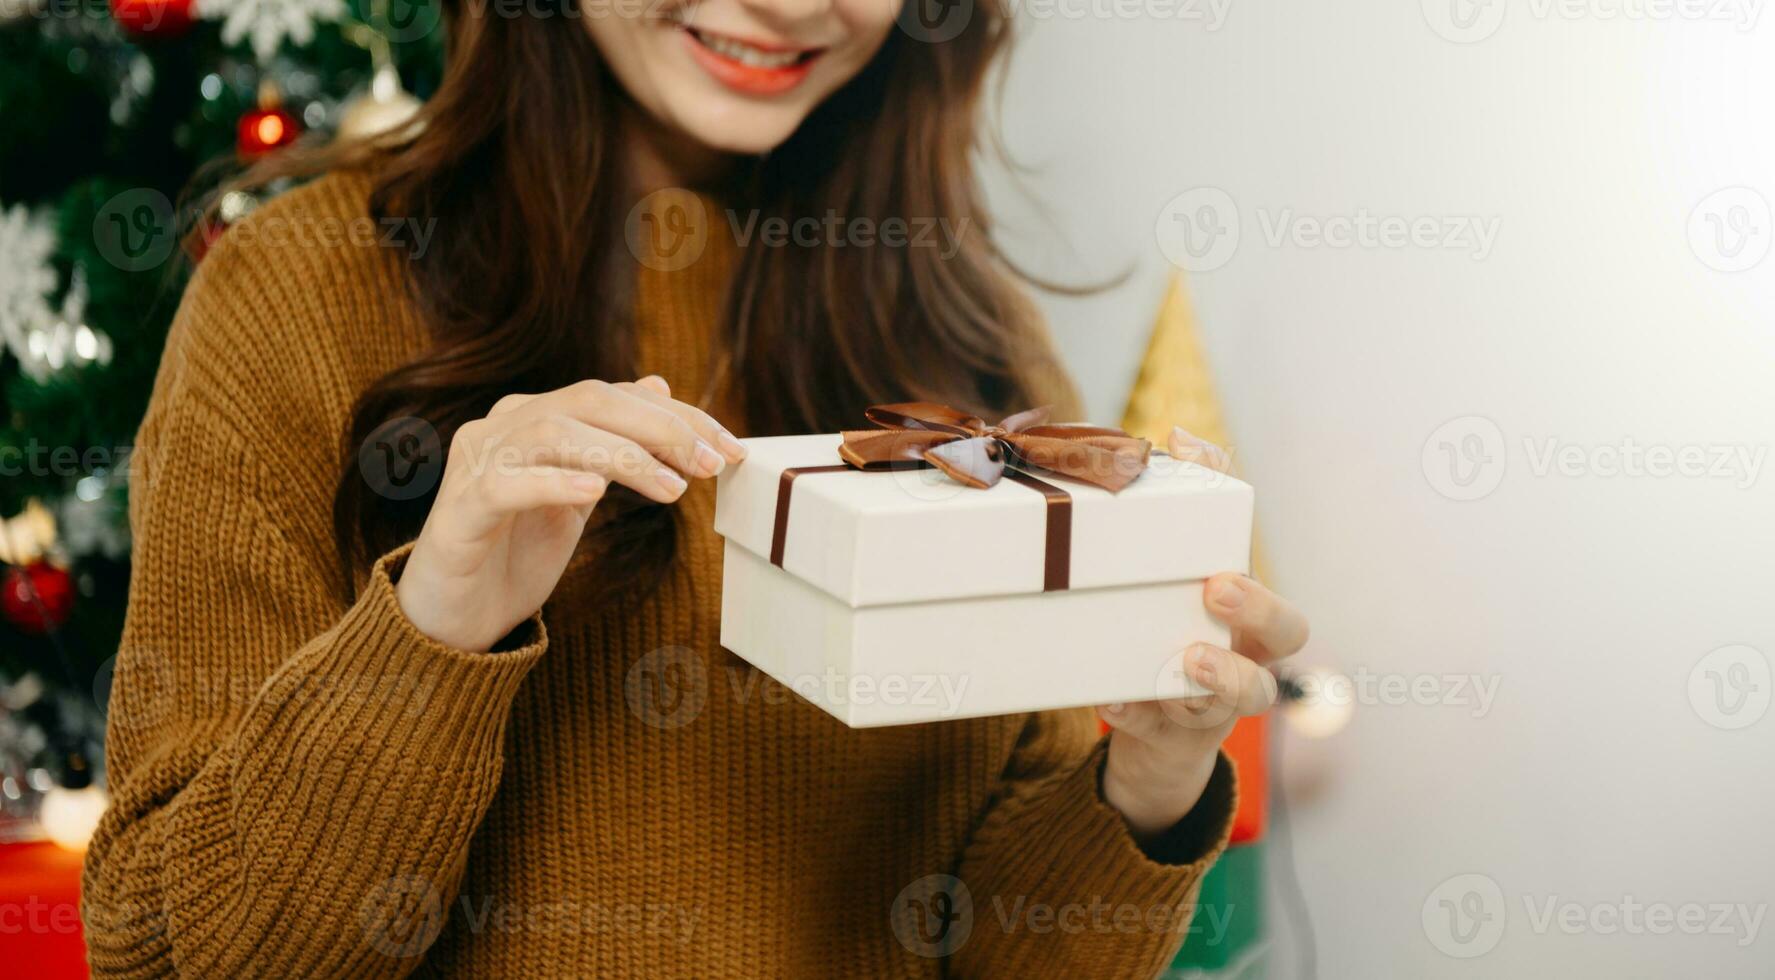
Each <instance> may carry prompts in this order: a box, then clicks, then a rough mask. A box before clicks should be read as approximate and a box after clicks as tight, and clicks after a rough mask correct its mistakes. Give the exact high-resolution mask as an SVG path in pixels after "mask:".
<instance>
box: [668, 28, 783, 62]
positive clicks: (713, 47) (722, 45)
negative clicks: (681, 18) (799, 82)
mask: <svg viewBox="0 0 1775 980" xmlns="http://www.w3.org/2000/svg"><path fill="white" fill-rule="evenodd" d="M693 33H696V39H697V40H698V41H700V42H702V45H703V47H705V48H708V49H709V50H710V51H713V52H715V53H716V54H718V55H720V56H722V57H723V58H730V59H732V60H734V61H737V62H739V63H740V64H742V65H747V66H750V67H752V68H787V67H789V66H790V65H793V64H795V63H796V62H798V61H800V60H801V52H799V51H765V50H764V49H762V48H755V47H753V46H752V45H750V44H746V43H744V42H742V41H735V40H734V39H732V38H727V37H722V36H721V35H719V34H703V33H701V32H693Z"/></svg>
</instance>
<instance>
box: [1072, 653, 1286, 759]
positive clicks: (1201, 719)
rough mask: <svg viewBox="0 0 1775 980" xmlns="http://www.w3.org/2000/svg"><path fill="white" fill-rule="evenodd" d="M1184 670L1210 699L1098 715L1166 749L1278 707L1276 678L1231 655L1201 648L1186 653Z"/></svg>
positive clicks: (1107, 709) (1120, 707) (1114, 708)
mask: <svg viewBox="0 0 1775 980" xmlns="http://www.w3.org/2000/svg"><path fill="white" fill-rule="evenodd" d="M1183 665H1184V669H1185V670H1186V671H1188V672H1189V676H1190V678H1191V679H1192V680H1194V681H1195V682H1196V683H1197V684H1200V685H1201V686H1202V687H1204V688H1207V689H1208V691H1209V693H1207V694H1202V695H1197V696H1195V697H1188V698H1171V699H1169V700H1165V701H1136V702H1131V703H1128V704H1111V705H1105V706H1104V707H1102V708H1099V709H1098V712H1097V713H1098V715H1099V716H1101V717H1102V718H1103V720H1104V721H1105V722H1106V723H1108V725H1109V726H1110V727H1111V728H1114V729H1115V730H1117V731H1119V732H1125V733H1127V734H1128V735H1129V736H1131V737H1133V738H1137V739H1139V740H1140V741H1142V742H1155V743H1163V742H1167V741H1168V740H1184V741H1188V740H1189V739H1192V738H1198V737H1200V736H1201V734H1202V733H1204V732H1213V731H1215V730H1218V729H1221V728H1224V727H1227V726H1230V725H1231V724H1232V722H1233V721H1235V720H1237V719H1239V718H1243V717H1246V716H1248V715H1260V714H1263V713H1264V712H1266V711H1268V710H1270V708H1271V707H1273V706H1274V705H1275V703H1276V698H1277V684H1276V678H1275V677H1274V676H1272V675H1271V674H1270V672H1269V671H1267V670H1265V669H1264V668H1263V667H1262V666H1260V665H1258V664H1257V663H1255V662H1253V661H1252V660H1250V659H1249V658H1246V657H1241V656H1239V655H1238V654H1236V653H1234V652H1232V651H1231V650H1227V649H1224V648H1222V647H1217V646H1212V645H1210V644H1207V643H1197V644H1195V645H1193V646H1191V647H1189V648H1188V649H1187V650H1185V651H1184V654H1183ZM1222 734H1224V733H1222Z"/></svg>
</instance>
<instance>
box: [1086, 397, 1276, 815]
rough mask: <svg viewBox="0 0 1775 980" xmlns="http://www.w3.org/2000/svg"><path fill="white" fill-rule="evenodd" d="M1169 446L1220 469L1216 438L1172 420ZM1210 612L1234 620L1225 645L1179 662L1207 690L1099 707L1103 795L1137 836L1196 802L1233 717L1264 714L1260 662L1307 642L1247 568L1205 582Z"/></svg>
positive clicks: (1266, 697) (1192, 651) (1271, 682)
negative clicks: (1206, 438) (1103, 726)
mask: <svg viewBox="0 0 1775 980" xmlns="http://www.w3.org/2000/svg"><path fill="white" fill-rule="evenodd" d="M1170 451H1171V455H1172V456H1173V457H1175V458H1177V459H1183V460H1188V461H1190V462H1195V463H1201V464H1202V465H1204V466H1210V467H1213V468H1214V469H1217V470H1220V471H1221V472H1225V471H1226V470H1227V468H1228V464H1229V460H1228V459H1227V456H1226V454H1225V453H1223V452H1221V451H1220V449H1218V448H1216V447H1215V446H1212V445H1209V444H1208V443H1205V442H1203V441H1201V440H1200V439H1197V438H1195V437H1194V436H1192V435H1190V434H1189V433H1187V432H1185V431H1183V430H1182V429H1173V430H1172V432H1171V439H1170ZM1203 601H1204V602H1205V603H1206V604H1207V606H1208V611H1209V612H1210V613H1212V614H1214V616H1215V617H1216V618H1217V619H1219V620H1221V621H1222V622H1225V623H1226V624H1227V625H1228V626H1230V627H1232V647H1233V648H1232V649H1231V650H1225V649H1222V648H1220V647H1216V646H1211V645H1209V644H1206V643H1198V644H1196V645H1194V646H1192V647H1190V648H1189V649H1187V650H1186V651H1184V657H1183V666H1184V669H1185V670H1187V671H1189V675H1190V677H1191V678H1192V679H1194V680H1195V681H1196V682H1197V683H1199V684H1201V685H1202V686H1203V687H1206V688H1207V689H1209V690H1210V691H1212V692H1214V693H1213V694H1212V695H1211V696H1207V695H1205V696H1202V697H1196V698H1182V699H1178V700H1172V701H1142V702H1138V703H1134V704H1114V705H1109V706H1108V707H1105V708H1103V709H1101V714H1102V716H1103V720H1104V721H1106V722H1108V723H1109V725H1110V726H1111V728H1113V729H1114V731H1112V732H1111V734H1110V737H1109V760H1108V762H1107V763H1105V765H1104V769H1103V796H1104V799H1105V800H1107V801H1108V802H1109V804H1110V805H1111V806H1113V807H1115V808H1116V809H1117V810H1118V811H1120V812H1121V814H1122V817H1123V819H1125V820H1126V821H1127V822H1128V828H1129V829H1130V830H1131V831H1133V833H1134V836H1135V839H1137V840H1145V839H1151V838H1153V837H1156V836H1158V835H1160V834H1163V833H1164V832H1165V831H1166V830H1169V829H1170V828H1171V827H1172V826H1173V825H1175V824H1176V823H1177V822H1178V821H1179V820H1182V819H1183V818H1184V816H1185V815H1186V814H1188V813H1189V812H1190V810H1191V809H1192V808H1194V807H1195V805H1196V801H1197V800H1199V799H1201V797H1202V791H1203V790H1205V789H1206V788H1207V786H1208V779H1209V777H1210V776H1212V775H1213V774H1214V763H1215V757H1216V755H1217V754H1218V753H1219V750H1220V743H1221V742H1222V741H1223V740H1224V739H1225V738H1226V736H1227V733H1228V732H1230V731H1232V728H1233V723H1234V722H1235V721H1238V720H1239V719H1240V718H1242V717H1244V716H1246V715H1256V714H1262V713H1263V712H1265V711H1268V710H1269V708H1270V706H1271V705H1272V704H1274V703H1275V701H1276V679H1275V677H1273V676H1271V674H1270V672H1269V671H1268V670H1267V669H1266V668H1265V665H1266V664H1269V663H1271V662H1273V661H1276V660H1280V659H1281V658H1283V657H1287V656H1292V655H1293V654H1295V653H1297V652H1299V650H1300V648H1301V647H1302V646H1305V645H1306V642H1307V620H1306V617H1305V616H1303V615H1301V613H1300V611H1299V610H1297V609H1295V608H1294V606H1292V605H1290V604H1289V603H1288V601H1287V600H1285V599H1283V598H1282V597H1280V596H1278V595H1276V594H1275V593H1274V592H1271V591H1270V590H1269V589H1266V588H1264V587H1263V586H1262V585H1259V584H1258V583H1257V582H1256V581H1254V580H1253V579H1252V578H1250V577H1249V576H1246V575H1240V574H1237V573H1233V572H1226V573H1222V574H1220V575H1216V576H1214V577H1213V578H1210V579H1209V580H1208V582H1207V585H1206V587H1205V588H1204V590H1203Z"/></svg>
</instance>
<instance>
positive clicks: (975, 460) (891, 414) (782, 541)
mask: <svg viewBox="0 0 1775 980" xmlns="http://www.w3.org/2000/svg"><path fill="white" fill-rule="evenodd" d="M864 414H865V415H866V416H867V417H868V418H869V420H870V421H871V422H874V423H875V424H876V425H879V426H881V427H882V428H881V429H879V430H862V431H850V432H845V433H844V445H842V446H841V447H840V448H839V451H838V454H839V456H840V457H842V458H843V459H844V462H843V463H840V464H835V465H824V466H791V467H789V468H787V469H785V470H783V473H782V476H781V477H779V478H778V480H777V505H776V515H775V519H774V523H773V524H772V526H771V534H770V563H771V564H772V565H775V566H777V567H778V568H781V567H782V566H783V552H784V551H785V550H786V548H787V544H788V538H789V499H790V496H791V494H792V493H793V492H794V487H795V479H796V477H799V476H801V475H803V474H807V473H836V472H839V471H841V470H846V469H853V468H854V469H859V470H866V471H867V470H884V469H908V468H918V467H923V466H935V467H936V468H938V469H940V470H942V471H943V472H944V473H945V474H947V475H948V476H949V477H950V478H951V479H954V480H956V481H957V482H959V483H962V484H964V485H966V486H970V487H974V488H975V489H982V490H983V489H986V488H988V487H991V486H993V485H994V484H996V483H998V481H999V480H1000V479H1001V478H1004V477H1009V478H1010V479H1011V480H1012V481H1013V482H1015V483H1018V484H1021V485H1022V486H1026V487H1028V488H1030V489H1031V490H1034V491H1035V492H1037V493H1039V494H1041V495H1042V497H1043V498H1044V500H1045V501H1046V503H1047V507H1046V528H1047V533H1046V537H1045V539H1044V541H1043V552H1042V591H1044V592H1058V591H1062V590H1064V589H1067V588H1069V587H1070V586H1071V580H1072V494H1070V493H1067V492H1066V491H1065V490H1063V489H1061V488H1060V487H1057V486H1055V485H1054V484H1052V483H1049V482H1048V481H1046V480H1043V479H1041V478H1039V477H1037V476H1035V475H1033V474H1031V473H1029V472H1028V469H1027V468H1028V467H1032V466H1039V467H1041V468H1043V469H1047V470H1052V471H1053V472H1055V473H1058V474H1060V475H1062V476H1067V477H1070V478H1072V479H1076V480H1081V481H1083V482H1086V483H1090V484H1092V485H1093V486H1098V487H1102V488H1103V489H1105V490H1108V491H1110V492H1111V493H1114V492H1115V491H1117V490H1120V489H1122V488H1123V487H1125V486H1127V485H1128V484H1129V483H1132V482H1133V481H1134V479H1135V477H1138V476H1139V475H1140V473H1141V471H1142V470H1144V469H1145V468H1146V460H1147V455H1148V453H1149V451H1150V450H1151V448H1152V444H1151V443H1150V442H1148V441H1146V440H1145V439H1136V438H1134V437H1133V436H1130V435H1128V434H1127V433H1126V432H1123V431H1122V430H1120V429H1107V428H1101V427H1098V426H1085V425H1048V424H1046V423H1047V418H1048V410H1047V409H1046V408H1035V409H1030V410H1029V411H1026V412H1019V413H1017V414H1016V415H1013V416H1011V417H1009V418H1007V419H1005V420H1004V421H1003V422H1000V423H999V424H998V425H996V426H989V425H987V424H986V423H985V422H984V421H983V420H981V419H980V418H979V417H977V416H973V415H968V414H966V413H963V412H960V411H957V410H956V409H953V408H950V407H949V406H947V405H937V404H934V403H931V402H902V403H898V404H894V405H875V406H872V407H870V408H869V409H868V410H867V411H866V412H865V413H864Z"/></svg>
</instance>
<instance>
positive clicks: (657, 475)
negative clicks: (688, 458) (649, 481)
mask: <svg viewBox="0 0 1775 980" xmlns="http://www.w3.org/2000/svg"><path fill="white" fill-rule="evenodd" d="M653 478H654V480H655V481H657V482H658V483H659V485H660V486H662V487H665V488H666V489H667V490H670V491H671V492H672V493H674V494H678V493H683V492H684V490H685V488H686V487H688V486H689V484H687V483H685V482H684V478H683V477H681V476H679V475H678V474H677V473H674V472H673V471H671V470H669V469H666V468H665V467H664V466H662V467H660V468H659V469H657V470H654V471H653Z"/></svg>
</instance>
